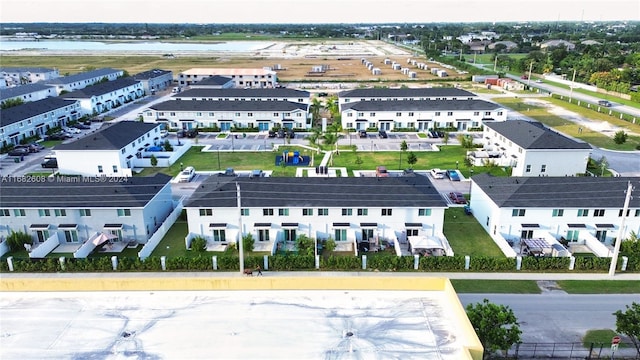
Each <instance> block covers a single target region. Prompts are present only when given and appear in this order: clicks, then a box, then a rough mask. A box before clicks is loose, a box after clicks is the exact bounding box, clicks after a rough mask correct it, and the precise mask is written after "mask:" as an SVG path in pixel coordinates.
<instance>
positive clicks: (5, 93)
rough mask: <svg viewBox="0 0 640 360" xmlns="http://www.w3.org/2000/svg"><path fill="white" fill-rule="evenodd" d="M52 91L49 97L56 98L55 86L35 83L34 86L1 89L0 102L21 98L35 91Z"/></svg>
mask: <svg viewBox="0 0 640 360" xmlns="http://www.w3.org/2000/svg"><path fill="white" fill-rule="evenodd" d="M47 89H52V90H53V91H52V92H51V94H52V95H51V96H56V95H58V93H57V92H56V88H55V86H51V85H45V84H43V83H35V84H26V85H20V86H14V87H10V88H2V89H0V100H5V99H11V98H14V97H16V96H22V95H25V94H30V93H33V92H36V91H42V90H47Z"/></svg>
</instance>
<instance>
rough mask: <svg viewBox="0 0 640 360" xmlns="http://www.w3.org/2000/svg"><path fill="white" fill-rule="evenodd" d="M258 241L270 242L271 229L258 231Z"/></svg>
mask: <svg viewBox="0 0 640 360" xmlns="http://www.w3.org/2000/svg"><path fill="white" fill-rule="evenodd" d="M272 210H273V209H272ZM258 241H269V229H258Z"/></svg>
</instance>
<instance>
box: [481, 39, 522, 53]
mask: <svg viewBox="0 0 640 360" xmlns="http://www.w3.org/2000/svg"><path fill="white" fill-rule="evenodd" d="M498 45H504V46H505V48H506V50H507V51H511V50H513V49H515V48H517V47H518V44H516V43H514V42H513V41H496V42H494V43H491V44H489V45H488V46H487V47H488V48H489V49H491V50H493V49H495V48H496V46H498Z"/></svg>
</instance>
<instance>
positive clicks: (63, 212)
mask: <svg viewBox="0 0 640 360" xmlns="http://www.w3.org/2000/svg"><path fill="white" fill-rule="evenodd" d="M53 213H54V214H55V215H56V216H67V210H65V209H55V210H53Z"/></svg>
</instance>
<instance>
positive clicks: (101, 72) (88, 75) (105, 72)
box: [46, 68, 122, 85]
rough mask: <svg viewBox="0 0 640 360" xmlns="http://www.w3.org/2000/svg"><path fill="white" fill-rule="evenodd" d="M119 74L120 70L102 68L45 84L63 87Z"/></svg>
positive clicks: (62, 77)
mask: <svg viewBox="0 0 640 360" xmlns="http://www.w3.org/2000/svg"><path fill="white" fill-rule="evenodd" d="M120 72H122V70H116V69H111V68H102V69H96V70H92V71H87V72H83V73H79V74H74V75H69V76H61V77H59V78H55V79H50V80H47V81H46V82H47V84H53V85H65V84H71V83H74V82H78V81H84V80H89V79H93V78H96V77H101V76H108V75H111V74H119V73H120Z"/></svg>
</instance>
